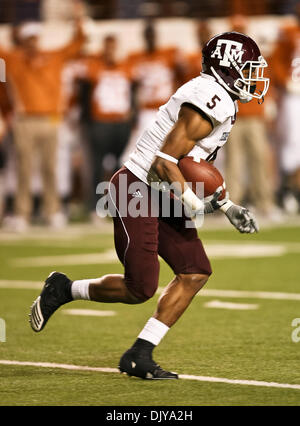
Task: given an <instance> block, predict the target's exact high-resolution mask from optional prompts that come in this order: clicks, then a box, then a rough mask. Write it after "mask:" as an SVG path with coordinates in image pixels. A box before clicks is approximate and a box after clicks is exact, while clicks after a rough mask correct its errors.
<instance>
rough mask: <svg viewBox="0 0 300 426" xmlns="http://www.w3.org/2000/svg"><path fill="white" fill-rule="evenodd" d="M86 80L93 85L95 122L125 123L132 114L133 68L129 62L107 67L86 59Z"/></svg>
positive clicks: (97, 61)
mask: <svg viewBox="0 0 300 426" xmlns="http://www.w3.org/2000/svg"><path fill="white" fill-rule="evenodd" d="M84 62H85V64H86V78H88V79H89V80H90V81H91V82H92V84H93V90H92V99H91V102H92V105H91V112H92V117H93V119H94V120H99V121H112V122H113V121H124V120H127V119H128V118H129V116H130V113H131V83H132V76H131V67H130V65H129V64H128V62H127V61H124V62H119V63H116V64H114V65H107V64H105V63H104V62H102V61H101V59H96V58H91V59H86V60H85V61H84Z"/></svg>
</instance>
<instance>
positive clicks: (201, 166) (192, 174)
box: [178, 157, 226, 200]
mask: <svg viewBox="0 0 300 426" xmlns="http://www.w3.org/2000/svg"><path fill="white" fill-rule="evenodd" d="M178 167H179V169H180V171H181V173H182V174H183V176H184V178H185V180H186V181H187V182H188V183H190V184H192V185H191V187H192V190H193V191H194V192H195V193H196V183H197V182H203V183H204V197H208V196H209V195H212V194H213V193H214V192H215V191H216V189H217V188H218V187H219V186H222V187H223V192H222V194H221V196H220V197H219V200H222V199H223V198H224V197H225V195H226V185H225V182H224V179H223V176H222V175H221V173H220V172H219V170H218V169H217V168H216V167H215V166H213V165H212V164H211V163H209V162H207V161H205V160H202V159H200V160H199V161H197V160H194V158H193V157H184V158H182V159H181V160H180V161H179V163H178Z"/></svg>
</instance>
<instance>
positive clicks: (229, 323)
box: [0, 226, 300, 406]
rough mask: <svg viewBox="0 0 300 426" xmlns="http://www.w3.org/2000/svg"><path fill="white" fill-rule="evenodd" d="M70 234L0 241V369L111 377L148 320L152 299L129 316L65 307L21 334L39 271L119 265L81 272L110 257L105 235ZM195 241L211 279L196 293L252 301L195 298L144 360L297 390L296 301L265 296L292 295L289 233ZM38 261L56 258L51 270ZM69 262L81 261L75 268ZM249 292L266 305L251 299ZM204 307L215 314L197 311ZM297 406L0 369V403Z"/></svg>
mask: <svg viewBox="0 0 300 426" xmlns="http://www.w3.org/2000/svg"><path fill="white" fill-rule="evenodd" d="M76 230H77V228H76V229H75V231H76ZM75 231H74V232H73V233H72V232H70V231H68V232H66V233H65V234H49V235H47V234H45V232H44V231H41V232H40V233H39V232H36V233H33V234H32V235H29V236H27V237H22V238H21V237H18V238H16V237H10V236H9V235H3V234H2V235H0V246H1V248H0V264H1V268H0V317H1V318H3V319H4V320H5V322H6V328H7V330H6V342H0V360H10V361H23V362H24V361H29V362H36V363H38V362H51V363H56V364H71V365H79V366H89V367H109V368H117V366H118V361H119V358H120V356H121V355H122V353H123V352H124V351H125V350H126V349H128V347H129V346H130V345H131V344H132V343H133V341H134V340H135V338H136V336H137V335H138V333H139V332H140V330H141V329H142V327H143V325H144V324H145V322H146V320H147V319H148V318H149V317H150V316H151V314H152V312H153V311H154V309H155V305H156V302H157V298H158V295H156V296H155V297H154V298H153V299H152V300H150V301H148V302H146V303H145V304H142V305H138V306H126V305H121V304H97V303H91V302H85V301H80V302H73V303H72V304H70V305H66V306H64V307H62V308H61V309H60V310H59V311H58V312H57V313H56V314H55V315H54V317H53V318H52V319H51V320H50V322H49V324H48V325H47V326H46V328H45V330H44V331H43V332H41V333H40V334H35V333H33V332H32V330H31V329H30V326H29V324H28V313H29V307H30V305H31V303H32V301H33V300H34V299H35V298H36V297H37V295H38V294H39V290H38V288H34V286H36V284H35V282H36V283H38V282H40V283H42V281H43V280H44V278H45V277H46V276H47V275H48V274H49V272H51V271H53V270H60V271H64V272H65V273H66V274H68V275H69V276H70V278H72V279H82V278H94V277H98V276H101V275H104V274H107V273H122V266H121V265H120V264H119V263H116V262H114V261H113V260H110V259H109V258H107V259H108V260H107V262H108V263H105V262H106V261H105V256H104V260H103V258H102V261H101V262H99V264H97V263H96V262H95V261H93V262H91V264H88V260H86V259H85V257H84V255H89V254H93V253H94V254H97V253H105V252H109V250H111V249H112V248H113V238H112V235H111V234H110V233H109V232H106V233H101V231H97V232H95V231H93V230H88V229H87V230H86V231H85V229H84V230H83V231H80V232H77V231H78V230H77V231H76V232H75ZM201 237H202V239H203V242H204V244H205V245H206V246H207V248H208V249H209V248H210V249H211V253H212V266H213V270H214V274H213V276H212V277H211V279H210V281H209V283H208V284H207V285H206V290H213V289H214V290H232V291H243V292H245V291H247V292H255V293H253V295H251V294H248V295H245V296H246V297H244V296H243V295H242V294H240V295H239V293H232V294H229V295H228V296H227V295H226V294H227V293H218V292H216V293H215V295H211V294H209V293H208V294H205V293H203V294H205V295H203V296H202V297H201V296H200V297H196V298H195V299H194V301H193V303H192V305H191V306H190V307H189V309H188V310H187V311H186V313H185V314H184V315H183V317H182V318H181V319H180V320H179V322H178V323H177V324H176V325H175V326H174V327H173V328H172V329H171V330H170V332H169V333H168V334H167V336H166V337H165V339H164V340H163V341H162V343H161V344H160V345H159V347H158V348H157V349H156V350H155V352H154V355H155V360H156V361H157V362H158V363H159V364H160V365H161V366H162V367H164V368H166V369H171V370H172V371H177V372H178V373H179V374H181V375H195V376H207V377H213V378H227V379H237V380H254V381H263V382H267V383H273V382H276V383H282V384H290V385H293V384H298V385H300V369H299V360H300V342H299V343H296V342H293V341H292V338H291V336H292V332H293V330H294V331H295V327H292V321H293V319H294V318H298V317H300V297H298V298H297V297H295V298H294V300H293V297H290V298H286V297H284V296H281V295H277V296H278V298H277V299H274V298H272V297H273V296H274V293H284V294H286V293H288V294H289V293H298V294H299V295H300V281H299V259H300V256H299V254H300V242H299V241H300V227H296V226H294V227H292V226H291V227H288V226H284V227H278V228H268V229H265V230H262V231H261V232H260V233H259V234H258V235H255V236H253V235H251V236H246V235H239V234H238V233H237V232H236V231H235V230H231V229H227V228H226V229H223V230H218V231H217V230H211V229H206V230H203V231H201ZM245 247H246V248H247V247H250V251H249V253H250V254H248V255H245V256H243V250H244V249H245ZM232 248H233V249H234V248H236V251H234V250H231V249H232ZM264 251H265V252H264ZM109 253H110V252H109ZM215 253H217V255H216V254H215ZM222 253H223V254H222ZM69 255H79V256H77V257H74V261H73V263H74V264H72V258H70V257H68V258H66V256H69ZM45 256H46V257H49V256H56V259H55V260H54V262H53V263H51V259H47V258H45ZM57 256H58V257H57ZM80 256H83V258H84V259H85V262H80V261H79V260H78V259H80ZM86 257H87V258H88V256H86ZM100 257H101V256H100ZM59 258H61V259H62V262H63V260H64V259H67V261H66V262H65V263H67V264H64V265H62V264H60V261H59V260H57V259H59ZM91 258H92V257H91ZM24 259H25V260H24ZM47 262H48V263H49V264H47ZM171 278H172V272H171V270H170V269H169V267H168V266H167V265H166V264H164V263H163V262H161V274H160V286H161V287H163V286H165V285H166V284H167V283H168V282H169V281H170V280H171ZM16 281H18V283H16ZM32 282H33V283H32ZM31 284H32V285H31ZM16 287H23V288H16ZM27 287H28V288H27ZM257 292H267V293H268V294H270V295H271V296H270V297H268V294H267V295H265V296H264V298H261V297H260V296H259V295H258V294H257ZM272 295H273V296H272ZM289 299H291V300H289ZM212 301H214V302H216V301H217V304H219V306H220V304H221V307H219V308H209V307H207V306H206V304H207V303H209V302H212ZM224 303H232V304H234V305H232V307H235V306H236V304H242V305H245V304H246V305H250V306H249V309H232V307H231V308H230V309H227V308H228V305H223V304H224ZM253 305H256V306H253ZM225 306H226V307H227V308H225ZM230 306H231V305H229V307H230ZM237 307H239V305H238V306H237ZM251 307H252V308H253V309H251ZM244 308H245V306H244ZM246 308H247V306H246ZM66 309H94V310H101V311H106V310H110V311H111V310H113V311H115V313H116V314H115V315H114V316H110V317H94V316H78V315H75V316H70V315H65V313H64V310H66ZM299 325H300V324H299ZM295 333H296V332H295ZM296 335H297V333H296ZM299 336H300V332H299ZM299 403H300V389H292V388H289V387H287V388H275V387H269V386H267V385H264V386H250V385H242V384H233V383H218V382H211V381H197V380H185V379H180V380H178V381H160V382H156V381H143V380H140V379H137V378H129V377H127V376H124V375H121V374H117V373H114V372H112V373H104V372H89V371H69V370H64V369H57V368H40V367H37V366H20V365H3V364H1V361H0V405H102V406H112V405H115V406H120V405H130V406H136V405H146V406H162V405H185V406H188V405H195V406H201V405H299Z"/></svg>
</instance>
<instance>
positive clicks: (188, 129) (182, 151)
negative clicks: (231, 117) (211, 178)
mask: <svg viewBox="0 0 300 426" xmlns="http://www.w3.org/2000/svg"><path fill="white" fill-rule="evenodd" d="M212 128H213V127H212V123H211V121H210V119H209V118H208V117H206V116H205V115H204V113H203V114H202V113H201V111H199V112H198V111H195V110H194V109H192V108H190V107H189V106H182V107H181V109H180V112H179V116H178V120H177V121H176V123H175V124H174V126H173V128H172V130H171V131H170V133H169V134H168V135H167V137H166V139H165V142H164V144H163V146H162V148H161V150H160V152H158V153H157V155H156V157H155V159H154V161H153V163H152V167H151V169H150V171H149V174H148V181H149V183H150V182H151V181H152V180H155V177H156V176H158V178H159V179H160V180H161V181H163V182H168V183H169V184H172V189H173V190H174V192H175V194H176V195H177V196H178V197H179V198H180V199H181V201H182V202H183V204H185V205H186V206H187V207H188V208H189V209H191V210H192V211H194V212H195V214H198V213H199V214H202V213H203V212H204V213H213V212H214V210H216V209H217V208H219V207H220V204H218V202H217V200H218V198H219V197H220V195H221V192H222V189H221V188H218V190H217V191H216V192H215V194H214V196H213V198H212V200H210V201H203V200H200V198H198V197H197V196H196V194H195V193H194V192H193V191H192V190H191V188H189V186H188V185H187V183H186V181H185V179H184V177H183V175H182V173H181V171H180V169H179V167H178V166H177V163H178V161H179V160H180V159H181V158H182V157H184V156H185V155H187V154H188V153H189V152H190V151H191V149H192V148H193V147H194V146H195V144H196V142H197V141H198V140H199V139H204V138H205V137H207V136H208V135H209V134H210V132H211V131H212ZM153 176H154V179H152V177H153Z"/></svg>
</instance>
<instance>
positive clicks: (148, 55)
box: [129, 48, 177, 109]
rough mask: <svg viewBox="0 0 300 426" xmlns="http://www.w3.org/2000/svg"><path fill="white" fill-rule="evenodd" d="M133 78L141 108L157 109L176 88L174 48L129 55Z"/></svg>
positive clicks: (175, 52)
mask: <svg viewBox="0 0 300 426" xmlns="http://www.w3.org/2000/svg"><path fill="white" fill-rule="evenodd" d="M129 61H130V63H131V64H132V70H133V78H134V80H135V81H136V82H137V83H138V86H139V89H138V98H139V105H140V107H141V108H150V109H157V108H159V107H160V106H161V105H163V104H164V103H166V102H167V101H168V99H169V98H170V96H171V95H172V94H173V93H174V90H175V89H176V75H175V74H176V73H175V67H176V61H177V50H176V49H175V48H169V49H157V50H155V51H153V52H146V51H145V52H140V53H135V54H132V55H130V56H129Z"/></svg>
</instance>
